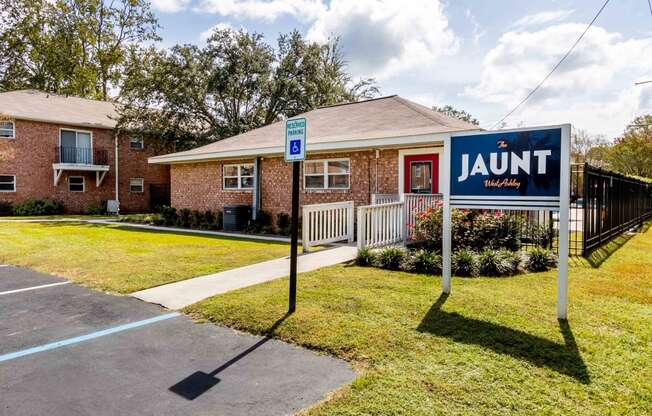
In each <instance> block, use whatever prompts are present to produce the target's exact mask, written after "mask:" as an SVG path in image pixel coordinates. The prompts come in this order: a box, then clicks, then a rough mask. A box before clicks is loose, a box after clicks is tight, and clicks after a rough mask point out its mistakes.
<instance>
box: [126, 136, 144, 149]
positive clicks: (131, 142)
mask: <svg viewBox="0 0 652 416" xmlns="http://www.w3.org/2000/svg"><path fill="white" fill-rule="evenodd" d="M134 139H135V140H137V141H134ZM134 143H140V147H134V146H133V144H134ZM129 149H131V150H143V149H145V139H144V138H143V136H130V137H129Z"/></svg>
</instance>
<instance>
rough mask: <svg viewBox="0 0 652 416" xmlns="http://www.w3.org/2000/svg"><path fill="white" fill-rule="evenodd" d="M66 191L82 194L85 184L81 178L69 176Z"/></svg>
mask: <svg viewBox="0 0 652 416" xmlns="http://www.w3.org/2000/svg"><path fill="white" fill-rule="evenodd" d="M68 190H69V191H70V192H84V191H85V190H86V183H85V181H84V177H83V176H70V177H69V178H68Z"/></svg>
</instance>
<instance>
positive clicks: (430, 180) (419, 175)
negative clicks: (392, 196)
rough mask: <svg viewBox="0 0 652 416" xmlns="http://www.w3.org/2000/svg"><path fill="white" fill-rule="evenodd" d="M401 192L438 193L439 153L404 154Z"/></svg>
mask: <svg viewBox="0 0 652 416" xmlns="http://www.w3.org/2000/svg"><path fill="white" fill-rule="evenodd" d="M403 169H404V172H403V177H404V185H403V192H404V193H409V194H436V193H439V155H438V154H436V153H432V154H425V155H409V156H405V159H404V161H403Z"/></svg>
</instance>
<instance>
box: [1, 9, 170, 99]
mask: <svg viewBox="0 0 652 416" xmlns="http://www.w3.org/2000/svg"><path fill="white" fill-rule="evenodd" d="M0 6H1V7H2V9H3V13H0V49H1V50H2V51H3V54H2V57H0V89H1V90H9V89H18V88H35V89H39V90H43V91H48V92H55V93H65V94H73V95H78V96H82V97H93V98H99V99H107V98H109V89H110V88H111V87H113V86H115V85H117V83H118V81H119V78H120V76H121V75H120V74H121V70H120V68H121V65H122V64H123V62H124V59H125V54H126V50H127V47H128V46H129V45H130V44H140V43H143V42H148V41H154V40H158V39H159V38H158V35H157V29H158V23H157V20H156V18H155V17H154V15H153V13H152V12H151V10H150V5H149V2H148V1H147V0H56V1H55V2H51V1H48V0H0Z"/></svg>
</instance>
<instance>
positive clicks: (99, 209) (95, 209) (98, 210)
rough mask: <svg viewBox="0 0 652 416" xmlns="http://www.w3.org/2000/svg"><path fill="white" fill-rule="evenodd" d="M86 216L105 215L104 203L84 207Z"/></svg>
mask: <svg viewBox="0 0 652 416" xmlns="http://www.w3.org/2000/svg"><path fill="white" fill-rule="evenodd" d="M86 214H88V215H104V214H106V201H104V202H98V203H93V204H90V205H89V206H87V207H86Z"/></svg>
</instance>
